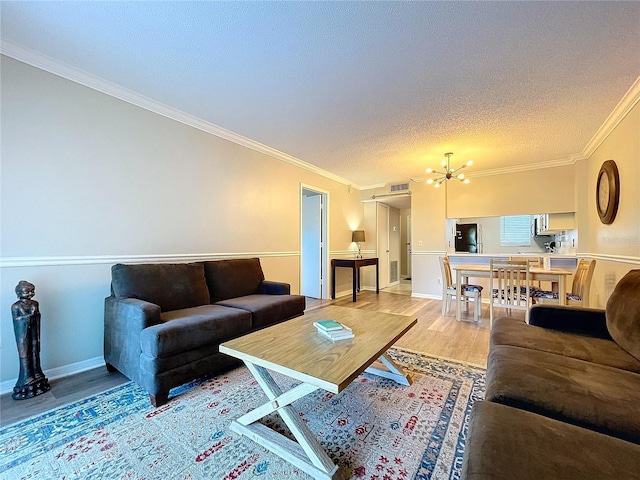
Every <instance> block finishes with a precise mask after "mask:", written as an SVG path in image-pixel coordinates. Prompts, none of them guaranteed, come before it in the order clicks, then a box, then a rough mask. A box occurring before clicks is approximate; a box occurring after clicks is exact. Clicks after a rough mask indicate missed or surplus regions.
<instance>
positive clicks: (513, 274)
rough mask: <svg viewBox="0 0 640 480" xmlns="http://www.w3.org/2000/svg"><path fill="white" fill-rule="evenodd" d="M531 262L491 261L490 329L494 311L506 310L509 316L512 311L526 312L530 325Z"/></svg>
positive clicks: (527, 321)
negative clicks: (497, 309)
mask: <svg viewBox="0 0 640 480" xmlns="http://www.w3.org/2000/svg"><path fill="white" fill-rule="evenodd" d="M529 268H530V266H529V262H527V261H526V260H496V259H493V258H492V259H490V260H489V270H490V275H489V284H490V288H491V299H490V302H489V327H490V328H491V327H492V326H493V317H494V313H493V311H494V309H495V308H496V307H498V308H504V309H506V310H507V314H510V313H511V310H524V312H525V322H526V323H529V308H530V307H531V294H530V284H531V275H530V272H529Z"/></svg>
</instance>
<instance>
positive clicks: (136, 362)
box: [104, 296, 161, 382]
mask: <svg viewBox="0 0 640 480" xmlns="http://www.w3.org/2000/svg"><path fill="white" fill-rule="evenodd" d="M158 323H161V320H160V307H159V306H158V305H155V304H153V303H149V302H145V301H144V300H138V299H136V298H116V297H114V296H111V297H107V298H105V301H104V359H105V361H106V362H107V363H108V364H110V365H112V366H113V367H115V368H116V369H117V370H119V371H120V372H122V373H124V374H125V375H126V376H127V377H129V378H130V379H131V380H134V381H136V382H138V381H139V370H140V352H141V348H140V333H141V332H142V330H144V329H145V328H147V327H150V326H152V325H156V324H158Z"/></svg>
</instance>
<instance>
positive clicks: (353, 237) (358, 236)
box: [351, 230, 364, 258]
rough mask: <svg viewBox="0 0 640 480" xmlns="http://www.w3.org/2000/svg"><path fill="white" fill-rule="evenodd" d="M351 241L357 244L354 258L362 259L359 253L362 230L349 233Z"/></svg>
mask: <svg viewBox="0 0 640 480" xmlns="http://www.w3.org/2000/svg"><path fill="white" fill-rule="evenodd" d="M351 241H352V242H354V243H356V244H358V255H357V256H356V258H362V254H361V253H360V243H361V242H364V230H354V231H353V232H351Z"/></svg>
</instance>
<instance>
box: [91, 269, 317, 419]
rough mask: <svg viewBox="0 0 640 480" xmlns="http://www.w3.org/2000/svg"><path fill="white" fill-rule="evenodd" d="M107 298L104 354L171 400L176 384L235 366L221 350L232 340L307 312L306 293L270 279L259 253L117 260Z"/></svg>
mask: <svg viewBox="0 0 640 480" xmlns="http://www.w3.org/2000/svg"><path fill="white" fill-rule="evenodd" d="M111 291H112V294H111V296H109V297H107V298H106V299H105V314H104V358H105V362H106V364H107V368H108V369H109V370H110V371H115V370H118V371H120V372H121V373H123V374H124V375H125V376H127V377H128V378H129V379H131V380H133V381H134V382H136V383H138V384H139V385H140V386H141V387H142V388H144V389H145V390H146V391H147V392H149V398H150V400H151V403H152V404H153V405H155V406H160V405H162V404H164V403H166V402H167V401H168V398H169V392H170V390H171V389H172V388H174V387H178V386H180V385H183V384H184V383H186V382H189V381H191V380H194V379H197V378H199V377H202V376H205V375H210V374H215V373H218V372H221V371H224V370H227V369H229V368H231V367H232V366H236V365H238V364H239V361H238V360H236V359H234V358H231V357H229V356H227V355H224V354H222V353H220V352H219V351H218V347H219V345H220V344H221V343H222V342H224V341H227V340H229V339H232V338H236V337H238V336H241V335H245V334H247V333H249V332H252V331H255V330H259V329H261V328H264V327H267V326H269V325H273V324H276V323H279V322H283V321H285V320H288V319H290V318H293V317H297V316H300V315H302V314H303V313H304V309H305V297H303V296H300V295H291V294H290V286H289V285H288V284H286V283H279V282H270V281H266V280H265V278H264V274H263V271H262V267H261V265H260V260H259V259H258V258H248V259H229V260H218V261H208V262H199V263H185V264H139V265H123V264H118V265H114V266H113V267H112V268H111Z"/></svg>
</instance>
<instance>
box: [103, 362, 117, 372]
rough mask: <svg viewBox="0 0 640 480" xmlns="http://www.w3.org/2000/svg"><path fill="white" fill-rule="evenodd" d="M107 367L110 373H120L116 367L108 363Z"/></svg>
mask: <svg viewBox="0 0 640 480" xmlns="http://www.w3.org/2000/svg"><path fill="white" fill-rule="evenodd" d="M105 365H106V367H107V372H109V373H114V372H117V371H118V369H117V368H116V367H114V366H113V365H111V364H110V363H106V364H105Z"/></svg>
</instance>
